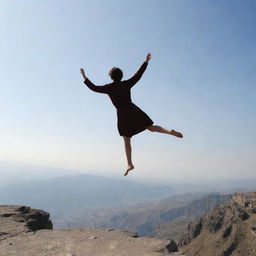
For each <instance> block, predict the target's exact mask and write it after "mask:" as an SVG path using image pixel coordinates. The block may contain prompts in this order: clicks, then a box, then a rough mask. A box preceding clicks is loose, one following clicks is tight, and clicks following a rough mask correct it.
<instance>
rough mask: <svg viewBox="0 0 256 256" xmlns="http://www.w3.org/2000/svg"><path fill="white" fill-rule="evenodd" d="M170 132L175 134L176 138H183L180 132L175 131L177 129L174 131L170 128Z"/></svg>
mask: <svg viewBox="0 0 256 256" xmlns="http://www.w3.org/2000/svg"><path fill="white" fill-rule="evenodd" d="M170 134H171V135H173V136H176V137H178V138H183V135H182V133H180V132H177V131H175V130H171V131H170Z"/></svg>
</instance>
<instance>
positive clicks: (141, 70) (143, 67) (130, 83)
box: [126, 61, 148, 88]
mask: <svg viewBox="0 0 256 256" xmlns="http://www.w3.org/2000/svg"><path fill="white" fill-rule="evenodd" d="M147 66H148V63H147V62H146V61H145V62H144V63H143V64H142V65H141V67H140V68H139V70H138V71H137V72H136V74H135V75H134V76H132V77H131V78H130V79H128V80H126V83H127V85H128V86H129V87H130V88H131V87H133V86H134V85H135V84H136V83H137V82H138V81H139V80H140V78H141V77H142V75H143V73H144V72H145V70H146V68H147Z"/></svg>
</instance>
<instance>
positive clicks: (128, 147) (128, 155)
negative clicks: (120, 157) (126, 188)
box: [123, 136, 134, 176]
mask: <svg viewBox="0 0 256 256" xmlns="http://www.w3.org/2000/svg"><path fill="white" fill-rule="evenodd" d="M123 138H124V146H125V153H126V159H127V164H128V167H127V169H126V171H125V173H124V176H126V175H127V174H128V173H129V171H131V170H132V169H134V166H133V164H132V147H131V138H130V137H126V136H123Z"/></svg>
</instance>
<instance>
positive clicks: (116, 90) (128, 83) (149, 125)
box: [80, 53, 183, 176]
mask: <svg viewBox="0 0 256 256" xmlns="http://www.w3.org/2000/svg"><path fill="white" fill-rule="evenodd" d="M150 59H151V54H150V53H148V55H147V57H146V60H145V62H144V63H143V64H142V65H141V67H140V68H139V70H138V71H137V72H136V74H135V75H134V76H132V77H131V78H130V79H128V80H123V81H122V78H123V72H122V70H121V69H119V68H116V67H113V68H112V69H111V70H110V71H109V76H110V78H111V79H112V81H113V82H112V83H109V84H106V85H102V86H96V85H94V84H93V83H92V82H91V81H90V80H89V79H88V78H87V77H86V75H85V72H84V69H82V68H81V69H80V73H81V75H82V77H83V78H84V83H85V84H86V85H87V87H88V88H90V89H91V90H92V91H94V92H99V93H105V94H108V96H109V97H110V99H111V101H112V103H113V105H114V106H115V107H116V110H117V126H118V131H119V134H120V136H122V137H123V139H124V145H125V152H126V158H127V163H128V167H127V168H126V170H125V173H124V176H126V175H127V174H128V173H129V171H131V170H133V169H134V165H133V163H132V148H131V137H132V136H133V135H135V134H138V133H140V132H142V131H144V130H146V129H147V130H149V131H151V132H160V133H165V134H170V135H173V136H176V137H178V138H183V135H182V134H181V133H180V132H177V131H175V130H167V129H165V128H163V127H161V126H158V125H154V122H153V121H152V120H151V119H150V117H149V116H148V115H147V114H146V113H145V112H143V111H142V110H141V109H140V108H139V107H137V106H136V105H135V104H134V103H132V100H131V88H132V87H133V86H134V85H135V84H136V83H137V82H138V81H139V80H140V78H141V77H142V75H143V73H144V71H145V70H146V68H147V66H148V62H149V60H150Z"/></svg>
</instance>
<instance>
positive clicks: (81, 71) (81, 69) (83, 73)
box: [80, 68, 86, 80]
mask: <svg viewBox="0 0 256 256" xmlns="http://www.w3.org/2000/svg"><path fill="white" fill-rule="evenodd" d="M80 73H81V75H82V77H83V78H84V80H85V79H86V75H85V72H84V69H83V68H80Z"/></svg>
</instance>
